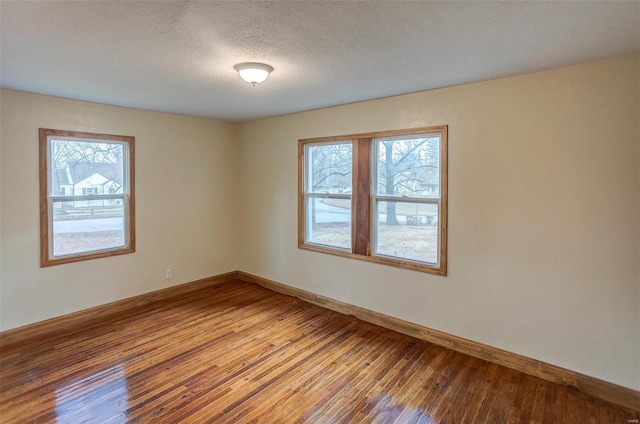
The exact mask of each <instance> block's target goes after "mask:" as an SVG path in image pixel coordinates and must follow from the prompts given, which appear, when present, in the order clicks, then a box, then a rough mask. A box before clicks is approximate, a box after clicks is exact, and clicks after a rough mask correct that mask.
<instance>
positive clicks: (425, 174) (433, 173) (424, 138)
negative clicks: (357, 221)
mask: <svg viewBox="0 0 640 424" xmlns="http://www.w3.org/2000/svg"><path fill="white" fill-rule="evenodd" d="M376 152H377V159H378V163H377V165H378V175H377V180H378V184H377V187H376V190H377V194H379V195H384V196H409V197H440V134H422V135H412V136H404V137H391V138H381V139H376Z"/></svg>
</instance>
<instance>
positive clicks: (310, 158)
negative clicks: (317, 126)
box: [306, 141, 353, 193]
mask: <svg viewBox="0 0 640 424" xmlns="http://www.w3.org/2000/svg"><path fill="white" fill-rule="evenodd" d="M352 162H353V145H352V143H351V141H348V142H339V143H332V144H321V145H309V146H308V147H307V172H306V182H307V186H306V187H307V192H316V193H317V192H322V193H351V183H352V171H351V169H352V165H353V164H352Z"/></svg>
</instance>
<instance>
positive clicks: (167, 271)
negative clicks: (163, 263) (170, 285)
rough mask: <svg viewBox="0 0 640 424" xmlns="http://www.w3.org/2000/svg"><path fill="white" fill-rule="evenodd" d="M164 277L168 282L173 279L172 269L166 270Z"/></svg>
mask: <svg viewBox="0 0 640 424" xmlns="http://www.w3.org/2000/svg"><path fill="white" fill-rule="evenodd" d="M164 276H165V278H166V279H167V280H168V279H169V278H171V277H173V271H172V270H171V268H167V269H165V270H164Z"/></svg>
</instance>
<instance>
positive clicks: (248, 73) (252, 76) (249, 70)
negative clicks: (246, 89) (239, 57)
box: [234, 62, 273, 85]
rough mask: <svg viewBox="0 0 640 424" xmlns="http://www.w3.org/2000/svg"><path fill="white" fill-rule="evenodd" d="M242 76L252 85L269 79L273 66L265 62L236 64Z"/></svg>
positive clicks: (236, 68) (235, 67)
mask: <svg viewBox="0 0 640 424" xmlns="http://www.w3.org/2000/svg"><path fill="white" fill-rule="evenodd" d="M234 69H235V70H236V71H238V74H239V75H240V78H242V79H243V80H245V81H246V82H248V83H249V84H251V85H256V84H260V83H261V82H263V81H264V80H266V79H267V77H268V76H269V74H270V73H271V71H273V68H272V67H271V66H269V65H265V64H264V63H253V62H251V63H239V64H237V65H236V66H234Z"/></svg>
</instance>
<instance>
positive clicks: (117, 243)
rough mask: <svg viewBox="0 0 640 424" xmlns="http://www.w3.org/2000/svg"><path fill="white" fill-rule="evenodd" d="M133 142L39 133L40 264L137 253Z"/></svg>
mask: <svg viewBox="0 0 640 424" xmlns="http://www.w3.org/2000/svg"><path fill="white" fill-rule="evenodd" d="M134 142H135V138H134V137H128V136H117V135H108V134H93V133H84V132H74V131H61V130H51V129H43V128H41V129H40V233H41V237H40V263H41V266H51V265H57V264H63V263H69V262H75V261H81V260H87V259H94V258H101V257H106V256H113V255H120V254H125V253H133V252H134V251H135V220H134V217H135V213H134V211H135V202H134V172H133V170H134V166H133V165H134Z"/></svg>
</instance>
